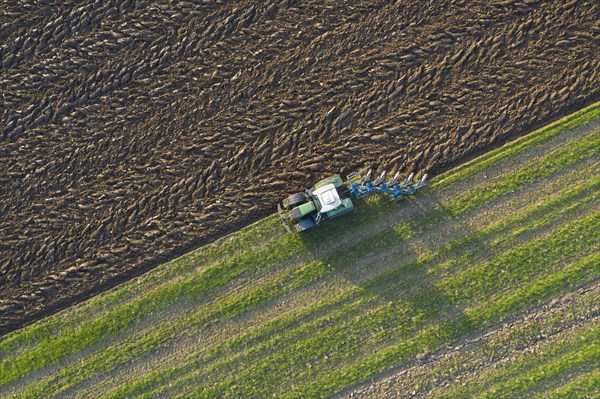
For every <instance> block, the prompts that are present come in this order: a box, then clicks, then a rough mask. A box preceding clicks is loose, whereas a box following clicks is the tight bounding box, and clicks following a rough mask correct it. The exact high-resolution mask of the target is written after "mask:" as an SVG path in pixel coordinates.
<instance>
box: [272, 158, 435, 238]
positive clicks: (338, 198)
mask: <svg viewBox="0 0 600 399" xmlns="http://www.w3.org/2000/svg"><path fill="white" fill-rule="evenodd" d="M365 170H366V173H363V172H364V171H361V172H354V173H352V174H350V175H349V176H348V177H347V180H346V181H345V182H344V181H343V180H342V178H341V177H340V175H333V176H331V177H328V178H327V179H323V180H321V181H320V182H318V183H317V184H315V186H314V187H313V188H312V189H310V190H306V191H304V192H300V193H295V194H292V195H290V196H288V197H287V198H285V199H284V200H283V201H282V203H281V204H277V210H278V212H279V216H280V217H281V220H282V222H283V224H284V226H285V229H286V230H287V231H288V232H292V231H293V230H295V231H298V232H300V231H306V230H309V229H312V228H313V227H315V226H317V225H318V224H319V223H321V222H322V221H324V220H328V219H333V218H336V217H339V216H342V215H345V214H347V213H349V212H351V211H352V210H353V209H354V205H355V202H353V200H354V201H360V200H362V199H364V198H365V197H367V196H369V195H371V194H377V193H380V194H387V195H388V196H390V197H391V198H392V199H394V200H398V199H399V198H401V197H403V196H405V195H412V194H414V193H415V192H416V191H417V189H419V188H420V187H422V186H424V185H425V180H426V179H427V174H424V175H423V176H421V178H420V179H419V180H418V181H417V183H414V184H413V183H412V178H413V174H412V173H411V174H410V176H408V178H406V179H405V180H404V181H402V182H400V181H399V180H398V173H396V175H395V176H394V177H393V178H392V179H389V180H387V181H386V180H385V171H384V172H383V173H382V174H381V175H379V177H377V178H376V179H375V180H373V181H371V172H372V170H371V168H370V166H369V167H367V168H366V169H365Z"/></svg>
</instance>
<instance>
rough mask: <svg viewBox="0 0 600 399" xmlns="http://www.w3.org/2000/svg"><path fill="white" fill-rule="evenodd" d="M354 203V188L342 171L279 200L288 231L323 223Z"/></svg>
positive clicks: (306, 228)
mask: <svg viewBox="0 0 600 399" xmlns="http://www.w3.org/2000/svg"><path fill="white" fill-rule="evenodd" d="M353 209H354V204H353V203H352V199H351V198H350V190H349V189H348V186H346V185H345V184H344V181H343V180H342V178H341V176H340V175H334V176H331V177H328V178H327V179H324V180H321V181H320V182H318V183H317V184H315V186H314V188H312V189H311V190H306V191H305V192H301V193H296V194H292V195H290V196H288V197H287V198H286V199H284V200H283V201H282V204H281V205H279V204H277V210H278V211H279V215H280V216H281V220H282V221H283V224H284V226H285V228H286V230H287V231H289V232H291V231H292V228H293V229H294V230H296V231H305V230H308V229H311V228H313V227H315V226H316V225H318V224H319V223H321V222H322V221H323V220H327V219H333V218H336V217H339V216H342V215H345V214H347V213H348V212H351V211H352V210H353Z"/></svg>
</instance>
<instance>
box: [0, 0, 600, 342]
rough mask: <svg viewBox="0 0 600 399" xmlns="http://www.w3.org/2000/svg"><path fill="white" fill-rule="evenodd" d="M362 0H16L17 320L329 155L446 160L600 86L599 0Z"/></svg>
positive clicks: (5, 78)
mask: <svg viewBox="0 0 600 399" xmlns="http://www.w3.org/2000/svg"><path fill="white" fill-rule="evenodd" d="M319 3H320V2H319ZM347 3H351V2H343V1H335V2H330V3H328V5H327V6H323V5H317V2H313V1H297V2H295V1H283V2H269V3H264V4H261V5H256V4H255V5H250V4H251V3H250V2H235V5H231V4H228V3H225V4H222V2H216V1H202V2H194V1H190V2H174V3H172V4H170V5H168V6H167V5H160V6H158V5H153V4H152V3H150V2H143V1H142V2H135V3H134V2H129V1H116V2H105V3H103V2H91V1H85V2H83V3H78V4H76V5H74V4H73V2H65V3H64V4H63V5H62V6H61V7H55V6H49V5H42V6H35V7H34V6H30V5H29V3H27V2H19V1H17V2H9V3H5V4H3V6H2V7H3V9H4V10H6V12H5V13H3V15H2V16H1V17H0V18H1V19H0V43H1V44H0V54H1V65H2V69H1V70H0V87H1V88H2V105H1V106H0V113H1V119H0V121H1V123H0V127H1V128H2V129H3V130H2V132H1V133H0V161H1V164H2V169H3V170H2V172H1V173H0V187H1V190H0V284H1V285H0V334H1V333H6V332H7V331H10V330H12V329H14V328H17V327H18V326H21V325H23V324H25V323H29V322H31V321H33V320H35V319H36V318H39V317H40V316H41V315H43V314H45V313H47V312H48V311H52V310H55V309H58V308H61V307H64V306H68V305H69V304H70V303H72V301H73V299H78V298H82V297H85V296H86V295H89V294H90V293H93V292H97V291H98V290H99V289H101V288H102V287H107V286H110V285H113V284H115V283H117V282H119V281H122V280H123V279H124V278H127V276H131V275H134V274H136V273H139V272H141V271H143V270H147V269H148V268H149V267H151V266H153V265H156V264H157V263H159V262H161V261H163V260H165V259H168V258H170V257H173V256H174V255H176V254H178V253H181V252H182V251H184V250H186V249H189V248H191V247H194V246H197V245H200V244H202V243H205V242H207V241H210V240H212V239H214V238H215V237H218V236H220V235H223V234H224V233H226V232H229V231H231V230H234V229H236V228H237V227H239V226H241V225H243V224H246V223H249V222H250V221H253V220H256V219H257V218H259V217H261V216H263V215H265V214H267V213H270V212H272V211H273V209H274V204H275V202H276V200H277V199H278V198H279V197H280V196H282V195H283V193H284V192H287V191H290V190H294V189H297V188H300V187H301V186H303V185H307V184H308V183H310V182H313V181H314V180H316V179H317V178H319V177H321V176H322V175H323V174H325V173H327V172H333V171H340V170H342V171H347V170H348V169H349V168H352V167H355V166H358V165H361V164H362V163H363V162H364V161H377V162H379V163H381V164H383V165H384V166H388V167H390V168H393V167H394V166H397V167H400V168H401V170H404V171H410V170H430V171H435V170H436V169H439V168H442V167H443V166H444V165H446V164H448V163H450V162H452V161H455V160H457V159H460V158H461V157H464V156H465V155H466V154H469V153H471V152H473V151H477V150H479V149H481V148H484V147H485V146H487V145H489V144H490V143H493V142H495V141H498V140H501V139H503V138H505V137H506V136H508V135H510V134H516V133H519V132H522V131H525V130H528V129H530V128H531V127H532V126H534V125H537V124H539V123H542V122H543V121H545V120H547V118H548V117H550V116H552V115H560V114H564V113H566V112H568V111H570V110H572V109H573V108H574V107H577V106H579V105H581V104H583V103H585V102H589V101H591V100H592V99H595V98H597V97H598V95H599V94H600V89H599V88H600V59H599V58H598V56H597V54H599V53H600V45H598V43H599V41H598V39H599V34H600V23H599V22H598V21H600V7H599V6H598V3H597V2H595V1H592V0H590V1H570V2H568V3H563V2H542V1H522V2H517V1H512V0H508V1H501V2H489V1H487V2H475V1H436V2H414V1H399V2H396V3H394V4H390V3H389V2H387V1H372V2H369V3H361V4H362V5H351V4H347ZM559 3H562V4H559Z"/></svg>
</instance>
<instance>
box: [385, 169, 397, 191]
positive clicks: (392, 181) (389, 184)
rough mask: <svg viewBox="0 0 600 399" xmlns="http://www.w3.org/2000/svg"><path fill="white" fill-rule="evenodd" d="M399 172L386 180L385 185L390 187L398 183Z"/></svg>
mask: <svg viewBox="0 0 600 399" xmlns="http://www.w3.org/2000/svg"><path fill="white" fill-rule="evenodd" d="M399 174H400V172H396V174H395V175H394V177H392V178H391V179H390V180H388V182H387V183H386V185H387V186H388V187H392V186H394V185H396V184H398V175H399Z"/></svg>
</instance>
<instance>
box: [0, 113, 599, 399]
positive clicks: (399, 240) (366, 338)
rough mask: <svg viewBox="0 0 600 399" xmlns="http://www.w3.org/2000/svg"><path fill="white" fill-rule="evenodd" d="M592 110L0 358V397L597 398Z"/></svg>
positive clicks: (174, 280) (122, 297)
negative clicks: (410, 191)
mask: <svg viewBox="0 0 600 399" xmlns="http://www.w3.org/2000/svg"><path fill="white" fill-rule="evenodd" d="M599 154H600V103H597V104H594V105H592V106H590V107H588V108H586V109H584V110H582V111H579V112H577V113H575V114H573V115H571V116H569V117H566V118H563V119H561V120H560V121H557V122H555V123H553V124H552V125H549V126H548V127H545V128H543V129H540V130H538V131H536V132H534V133H532V134H529V135H527V136H524V137H522V138H520V139H518V140H515V141H513V142H510V143H508V144H506V145H504V146H503V147H501V148H499V149H497V150H494V151H492V152H489V153H487V154H485V155H483V156H481V157H479V158H476V159H474V160H473V161H470V162H468V163H466V164H463V165H461V166H460V167H457V168H455V169H453V170H451V171H449V172H447V173H444V174H443V175H440V176H437V177H436V178H435V179H433V180H432V181H431V184H430V185H429V186H428V187H427V188H425V189H423V191H422V192H420V193H419V195H418V196H416V197H414V198H410V199H407V200H406V201H403V202H401V203H399V204H394V203H391V202H388V201H386V200H385V199H376V200H373V201H371V202H369V203H368V204H366V205H365V206H362V207H360V208H359V209H358V210H357V211H356V212H355V213H353V214H352V215H350V216H347V217H344V218H342V219H339V220H337V221H332V222H329V223H328V224H324V225H322V226H320V227H319V229H318V230H316V231H314V232H309V233H306V234H305V235H296V234H285V233H284V230H283V227H282V226H281V225H280V222H279V220H278V219H277V217H276V216H275V215H274V216H271V217H268V218H266V219H264V220H261V221H260V222H258V223H255V224H253V225H251V226H249V227H247V228H245V229H242V230H241V231H239V232H237V233H235V234H233V235H230V236H228V237H225V238H223V239H221V240H218V241H216V242H214V243H213V244H210V245H208V246H205V247H203V248H200V249H198V250H197V251H194V252H191V253H189V254H187V255H185V256H183V257H181V258H179V259H176V260H174V261H172V262H169V263H167V264H164V265H162V266H160V267H158V268H156V269H154V270H153V271H151V272H149V273H147V274H146V275H144V276H142V277H140V278H137V279H134V280H132V281H130V282H128V283H126V284H124V285H122V286H119V287H117V288H116V289H113V290H111V291H109V292H106V293H104V294H102V295H99V296H97V297H95V298H93V299H91V300H89V301H87V302H86V303H84V304H81V305H78V306H74V307H72V308H70V309H67V310H66V311H63V312H61V313H59V314H56V315H53V316H51V317H48V318H47V319H44V320H42V321H40V322H37V323H35V324H33V325H31V326H28V327H26V328H23V329H21V330H19V331H16V332H14V333H11V334H9V335H8V336H5V337H3V338H2V340H1V341H0V396H1V397H15V398H17V397H18V398H34V397H35V398H50V397H64V398H74V397H108V398H123V397H158V398H166V397H232V398H240V397H261V398H262V397H277V398H292V397H299V398H304V397H322V396H334V397H345V396H350V395H353V396H354V397H357V396H358V397H374V396H376V397H398V396H411V395H417V394H419V395H425V396H433V397H438V396H439V397H448V398H457V397H464V398H470V397H525V396H528V395H529V396H532V397H538V396H539V397H557V398H563V397H586V395H588V396H589V397H598V396H599V395H600V391H599V389H598V387H599V382H600V375H599V373H598V358H600V344H599V343H600V329H599V326H598V322H599V318H598V315H599V310H600V308H599V303H600V284H599V282H600V279H599V276H600V266H599V265H600V251H599V250H600V213H599V210H600V202H599V201H598V199H599V196H600V190H599V189H598V188H599V185H600V173H599V172H600V157H599Z"/></svg>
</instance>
